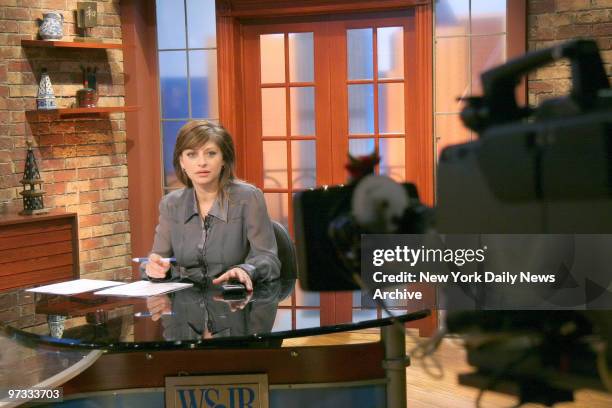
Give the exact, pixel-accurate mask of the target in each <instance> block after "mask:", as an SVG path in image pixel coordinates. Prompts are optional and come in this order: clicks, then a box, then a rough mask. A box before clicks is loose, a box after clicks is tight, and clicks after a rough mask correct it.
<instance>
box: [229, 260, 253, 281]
mask: <svg viewBox="0 0 612 408" xmlns="http://www.w3.org/2000/svg"><path fill="white" fill-rule="evenodd" d="M232 268H240V269H242V270H244V271H245V272H246V273H248V274H249V276H250V277H251V280H253V277H254V276H255V271H256V270H257V268H255V266H253V265H251V264H246V263H245V264H240V265H236V266H233V267H232ZM232 268H230V269H232Z"/></svg>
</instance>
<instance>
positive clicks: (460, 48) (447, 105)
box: [435, 37, 470, 112]
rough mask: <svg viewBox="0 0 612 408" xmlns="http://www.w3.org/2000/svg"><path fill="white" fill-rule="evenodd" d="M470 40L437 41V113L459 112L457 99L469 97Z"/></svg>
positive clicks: (444, 39) (449, 39)
mask: <svg viewBox="0 0 612 408" xmlns="http://www.w3.org/2000/svg"><path fill="white" fill-rule="evenodd" d="M468 56H469V50H468V39H467V37H461V38H438V39H437V40H436V86H435V88H436V89H435V92H436V112H459V111H460V110H461V105H462V104H461V102H459V101H457V97H464V96H468V95H469V92H470V91H469V78H470V76H469V75H470V71H469V69H470V64H469V60H468Z"/></svg>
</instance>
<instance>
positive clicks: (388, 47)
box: [376, 27, 404, 78]
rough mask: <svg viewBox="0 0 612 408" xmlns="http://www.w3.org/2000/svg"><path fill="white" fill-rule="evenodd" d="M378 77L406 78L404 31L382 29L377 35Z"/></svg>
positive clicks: (393, 28) (398, 28)
mask: <svg viewBox="0 0 612 408" xmlns="http://www.w3.org/2000/svg"><path fill="white" fill-rule="evenodd" d="M376 43H377V52H378V77H379V78H403V77H404V29H403V28H402V27H382V28H379V29H378V34H377V40H376Z"/></svg>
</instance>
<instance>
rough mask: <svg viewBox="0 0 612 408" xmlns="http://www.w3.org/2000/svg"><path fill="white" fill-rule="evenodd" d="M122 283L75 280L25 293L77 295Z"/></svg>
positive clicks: (33, 289) (121, 283) (29, 290)
mask: <svg viewBox="0 0 612 408" xmlns="http://www.w3.org/2000/svg"><path fill="white" fill-rule="evenodd" d="M123 284H124V282H115V281H107V280H97V279H76V280H71V281H67V282H60V283H54V284H52V285H45V286H39V287H37V288H32V289H26V292H36V293H49V294H52V295H75V294H77V293H83V292H90V291H92V290H97V289H102V288H108V287H109V286H117V285H123Z"/></svg>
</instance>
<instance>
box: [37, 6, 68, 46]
mask: <svg viewBox="0 0 612 408" xmlns="http://www.w3.org/2000/svg"><path fill="white" fill-rule="evenodd" d="M38 33H39V34H40V38H42V39H43V40H61V39H62V37H63V36H64V16H63V15H62V13H60V12H59V11H49V12H48V13H44V14H43V20H42V23H41V24H40V27H39V29H38Z"/></svg>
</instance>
